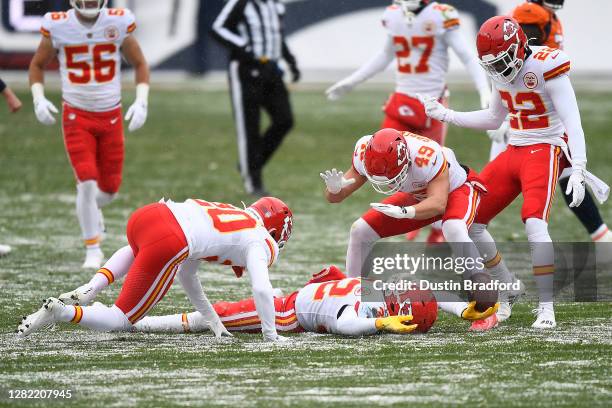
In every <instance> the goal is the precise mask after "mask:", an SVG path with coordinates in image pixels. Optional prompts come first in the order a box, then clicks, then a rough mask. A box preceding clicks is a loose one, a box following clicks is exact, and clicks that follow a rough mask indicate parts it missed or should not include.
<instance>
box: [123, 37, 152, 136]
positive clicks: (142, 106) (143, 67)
mask: <svg viewBox="0 0 612 408" xmlns="http://www.w3.org/2000/svg"><path fill="white" fill-rule="evenodd" d="M121 52H122V53H123V56H124V57H125V58H126V59H127V61H128V62H129V63H130V65H131V66H132V67H134V75H135V82H136V100H135V101H134V103H133V104H132V106H130V108H129V109H128V111H127V114H126V115H125V120H128V121H130V125H129V127H128V129H129V130H130V132H133V131H135V130H138V129H140V128H141V127H143V126H144V124H145V122H146V121H147V111H148V106H149V77H150V73H149V64H147V60H146V58H145V56H144V54H143V53H142V50H141V49H140V45H139V44H138V41H137V40H136V38H135V37H134V36H133V35H129V36H127V37H126V38H125V40H123V44H122V45H121Z"/></svg>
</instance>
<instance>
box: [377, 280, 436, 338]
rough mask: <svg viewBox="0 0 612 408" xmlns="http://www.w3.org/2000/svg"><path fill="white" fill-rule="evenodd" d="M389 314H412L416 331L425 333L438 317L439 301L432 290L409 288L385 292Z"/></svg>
mask: <svg viewBox="0 0 612 408" xmlns="http://www.w3.org/2000/svg"><path fill="white" fill-rule="evenodd" d="M384 297H385V303H386V305H387V311H388V313H389V316H406V315H412V321H411V322H410V323H412V324H418V326H417V328H416V331H418V332H421V333H425V332H427V331H429V329H431V327H432V326H433V325H434V323H435V322H436V320H437V319H438V302H437V301H436V298H435V296H434V294H433V292H432V291H431V290H420V289H415V290H407V291H404V292H399V293H398V292H389V293H385V294H384Z"/></svg>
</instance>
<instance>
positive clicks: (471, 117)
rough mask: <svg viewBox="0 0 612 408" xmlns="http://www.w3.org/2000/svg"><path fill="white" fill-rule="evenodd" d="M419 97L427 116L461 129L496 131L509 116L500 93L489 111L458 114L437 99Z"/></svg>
mask: <svg viewBox="0 0 612 408" xmlns="http://www.w3.org/2000/svg"><path fill="white" fill-rule="evenodd" d="M417 97H418V98H419V100H420V101H421V103H422V104H423V106H424V107H425V113H426V114H427V116H429V117H430V118H432V119H435V120H439V121H441V122H448V123H452V124H453V125H455V126H459V127H465V128H472V129H481V130H495V129H499V127H500V126H501V125H502V123H503V122H504V119H505V118H506V116H507V115H508V109H507V108H506V107H505V106H504V105H503V103H502V101H501V97H500V96H499V92H493V94H492V96H491V103H490V104H489V108H488V109H482V110H479V111H473V112H456V111H454V110H452V109H448V108H446V107H444V106H443V105H442V104H441V103H440V102H438V100H437V99H436V98H433V97H428V96H425V95H421V94H419V95H417Z"/></svg>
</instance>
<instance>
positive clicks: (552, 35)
mask: <svg viewBox="0 0 612 408" xmlns="http://www.w3.org/2000/svg"><path fill="white" fill-rule="evenodd" d="M562 7H563V0H556V1H554V0H552V1H530V2H526V3H523V4H521V5H519V6H518V7H516V8H515V9H514V11H513V12H512V17H514V19H515V20H516V21H517V22H518V23H519V24H520V25H521V27H522V28H523V31H525V35H526V36H527V38H528V39H529V44H530V45H538V46H546V47H549V48H559V49H563V28H562V26H561V20H559V18H558V17H557V14H556V13H555V11H556V10H559V9H561V8H562ZM509 128H510V123H509V119H506V121H504V123H503V124H502V125H501V127H500V128H499V129H497V130H490V131H488V132H487V133H489V136H490V137H491V139H492V140H493V144H492V147H491V160H493V159H494V158H495V157H496V156H497V155H498V154H499V153H501V152H503V151H504V150H505V149H506V145H507V142H508V133H509V132H508V130H509ZM569 175H570V174H569V170H565V171H564V172H563V173H562V174H561V176H560V177H559V185H560V186H561V189H562V191H565V190H566V189H567V183H568V181H569ZM563 198H564V199H565V203H566V204H567V205H568V206H569V204H570V203H571V201H572V200H571V197H570V196H569V195H566V194H563ZM570 210H571V211H572V212H573V213H574V215H575V216H576V217H577V218H578V219H579V220H580V222H581V223H582V225H583V226H584V228H585V229H586V230H587V232H588V233H589V235H590V237H591V240H592V241H593V242H612V232H610V230H609V228H608V226H607V225H606V223H605V222H604V220H603V218H602V216H601V213H600V212H599V209H598V208H597V204H596V203H595V200H594V199H593V196H592V195H591V193H590V192H589V191H585V194H584V200H583V201H582V204H580V205H579V206H576V207H570ZM595 248H596V251H597V252H596V253H597V259H600V260H609V259H612V254H611V253H610V251H608V250H606V249H605V248H606V247H603V246H599V245H598V246H596V247H595Z"/></svg>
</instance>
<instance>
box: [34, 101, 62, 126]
mask: <svg viewBox="0 0 612 408" xmlns="http://www.w3.org/2000/svg"><path fill="white" fill-rule="evenodd" d="M34 113H35V114H36V119H38V121H39V122H40V123H42V124H43V125H47V126H51V125H54V124H55V117H54V116H53V114H54V113H59V111H58V110H57V108H56V107H55V105H53V104H52V103H51V101H49V100H48V99H47V98H45V97H44V96H43V97H40V98H38V99H35V100H34Z"/></svg>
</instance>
